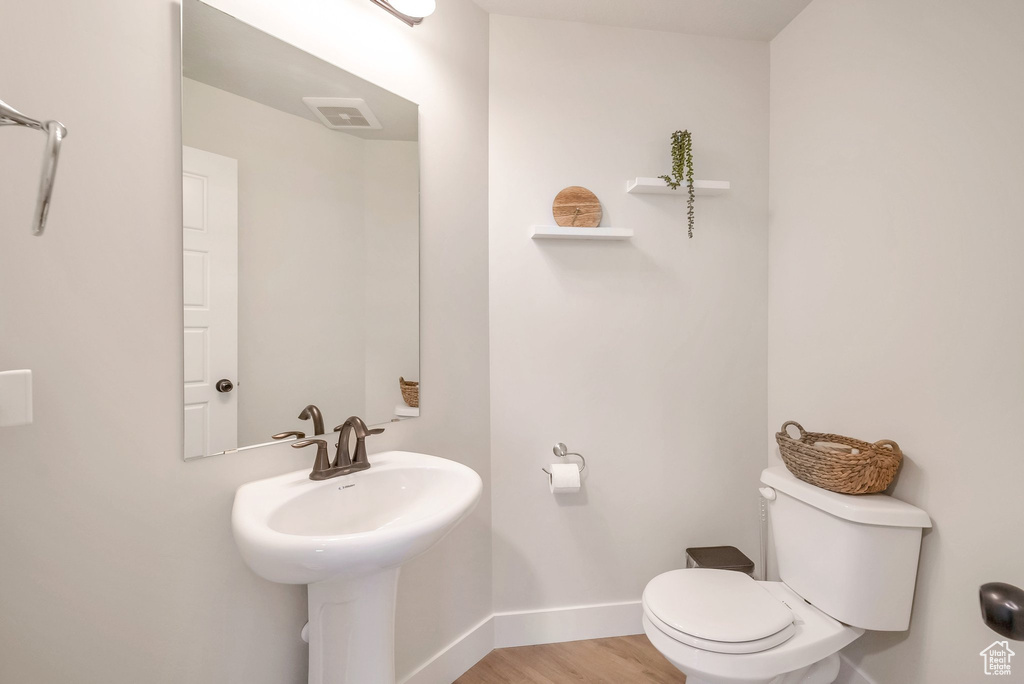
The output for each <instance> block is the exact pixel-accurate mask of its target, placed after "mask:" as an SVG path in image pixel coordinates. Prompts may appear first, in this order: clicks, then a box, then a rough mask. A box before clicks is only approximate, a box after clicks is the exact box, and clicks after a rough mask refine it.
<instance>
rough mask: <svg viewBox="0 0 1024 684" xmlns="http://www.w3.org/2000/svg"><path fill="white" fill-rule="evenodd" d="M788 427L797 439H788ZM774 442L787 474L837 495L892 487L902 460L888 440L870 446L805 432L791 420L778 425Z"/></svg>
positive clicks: (865, 443) (856, 441) (837, 437)
mask: <svg viewBox="0 0 1024 684" xmlns="http://www.w3.org/2000/svg"><path fill="white" fill-rule="evenodd" d="M790 425H792V426H793V427H795V428H796V429H797V430H799V431H800V436H799V437H798V438H793V437H790V436H789V433H788V431H787V430H788V428H789V426H790ZM775 441H776V442H778V443H779V451H780V452H781V453H782V460H783V461H785V463H786V467H787V468H789V472H791V473H793V474H794V475H796V476H797V477H798V478H800V479H801V480H803V481H804V482H810V483H811V484H812V485H817V486H818V487H821V488H822V489H828V490H830V491H833V492H839V493H840V494H874V493H876V492H880V491H882V490H884V489H885V488H886V487H888V486H889V485H890V484H892V481H893V479H894V478H895V477H896V471H898V470H899V467H900V462H901V461H902V460H903V452H902V451H900V445H899V444H897V443H896V442H894V441H892V440H889V439H883V440H880V441H878V442H875V443H874V444H871V443H869V442H862V441H860V440H859V439H853V438H852V437H844V436H842V435H833V434H829V433H822V432H807V431H806V430H804V429H803V427H802V426H801V425H800V423H797V422H795V421H792V420H791V421H789V422H787V423H783V424H782V428H781V429H780V430H779V431H778V432H777V433H775ZM819 443H824V444H819ZM826 445H827V446H826ZM840 445H842V446H840ZM846 447H849V448H846ZM854 450H856V451H857V452H858V453H854Z"/></svg>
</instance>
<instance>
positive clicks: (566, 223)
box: [551, 185, 601, 228]
mask: <svg viewBox="0 0 1024 684" xmlns="http://www.w3.org/2000/svg"><path fill="white" fill-rule="evenodd" d="M551 212H552V213H553V214H554V215H555V223H557V224H558V225H560V226H562V227H573V228H597V227H598V225H600V224H601V201H600V200H598V199H597V195H595V194H594V193H592V192H590V191H589V190H587V189H586V188H581V187H580V186H578V185H573V186H571V187H568V188H566V189H565V190H562V191H561V192H560V193H558V194H557V195H555V202H554V204H552V205H551Z"/></svg>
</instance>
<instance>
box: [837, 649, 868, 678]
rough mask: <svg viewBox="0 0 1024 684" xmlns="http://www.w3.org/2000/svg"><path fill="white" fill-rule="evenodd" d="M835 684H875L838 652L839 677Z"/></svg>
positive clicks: (844, 655) (843, 654)
mask: <svg viewBox="0 0 1024 684" xmlns="http://www.w3.org/2000/svg"><path fill="white" fill-rule="evenodd" d="M835 684H877V683H876V682H875V680H874V679H872V678H871V677H869V676H868V675H867V673H866V672H864V670H862V669H860V668H859V667H857V666H856V665H854V664H853V662H852V661H851V660H850V659H849V658H847V657H846V654H845V653H843V652H842V651H840V652H839V677H837V678H836V681H835Z"/></svg>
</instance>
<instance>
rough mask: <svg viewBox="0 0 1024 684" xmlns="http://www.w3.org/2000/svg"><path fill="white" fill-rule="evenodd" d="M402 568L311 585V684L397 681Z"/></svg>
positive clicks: (357, 683) (389, 683) (359, 683)
mask: <svg viewBox="0 0 1024 684" xmlns="http://www.w3.org/2000/svg"><path fill="white" fill-rule="evenodd" d="M398 571H399V569H398V568H390V569H388V570H382V571H379V572H375V573H373V574H370V575H364V576H362V577H356V578H338V579H332V580H327V581H324V582H316V583H314V584H310V585H309V684H369V683H370V682H373V684H394V681H395V595H396V593H397V591H398Z"/></svg>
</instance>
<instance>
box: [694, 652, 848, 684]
mask: <svg viewBox="0 0 1024 684" xmlns="http://www.w3.org/2000/svg"><path fill="white" fill-rule="evenodd" d="M838 677H839V654H838V653H833V654H832V655H830V656H829V657H827V658H825V659H824V660H819V661H818V662H816V663H814V664H812V665H808V666H807V667H802V668H800V669H799V670H796V671H794V672H786V673H784V674H780V675H778V676H777V677H771V678H768V679H732V678H729V679H719V678H715V679H700V678H699V677H694V676H693V675H689V674H688V675H686V684H832V682H834V681H836V679H837V678H838Z"/></svg>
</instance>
